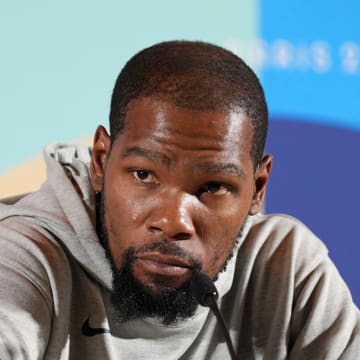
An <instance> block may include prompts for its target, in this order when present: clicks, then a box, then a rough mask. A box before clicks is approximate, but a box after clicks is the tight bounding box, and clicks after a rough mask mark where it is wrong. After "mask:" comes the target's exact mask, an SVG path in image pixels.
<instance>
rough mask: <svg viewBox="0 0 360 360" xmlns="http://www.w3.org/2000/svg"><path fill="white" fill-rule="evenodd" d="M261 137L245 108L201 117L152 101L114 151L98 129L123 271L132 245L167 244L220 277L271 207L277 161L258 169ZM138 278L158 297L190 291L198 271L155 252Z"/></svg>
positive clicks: (96, 162)
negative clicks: (256, 146)
mask: <svg viewBox="0 0 360 360" xmlns="http://www.w3.org/2000/svg"><path fill="white" fill-rule="evenodd" d="M252 135H253V130H252V126H251V122H250V120H249V119H248V118H247V117H246V115H245V114H244V113H243V112H242V111H241V109H231V110H229V111H228V112H206V111H205V112H204V111H192V110H189V109H185V108H181V107H177V106H176V105H174V104H172V103H170V102H166V101H160V100H155V99H152V98H141V99H135V100H132V101H131V102H130V103H129V106H128V110H127V113H126V117H125V128H124V130H123V131H122V132H121V133H120V134H118V136H117V138H116V141H115V143H114V144H113V146H112V148H111V146H110V145H111V144H110V137H109V135H108V134H107V132H106V130H105V129H104V128H103V127H102V126H99V127H98V129H97V131H96V133H95V137H94V146H93V155H92V161H91V167H90V168H91V178H92V186H93V189H94V191H102V192H103V197H104V210H105V214H106V215H105V227H106V229H107V233H108V234H107V235H108V241H109V247H110V251H111V255H112V258H113V260H114V263H115V266H116V267H117V268H119V267H120V266H121V265H122V256H123V254H124V251H125V250H126V249H128V248H129V247H135V248H139V247H142V246H146V245H149V244H152V243H154V242H159V241H163V242H167V243H173V244H176V245H177V246H178V247H180V248H181V249H182V250H184V251H185V252H186V253H187V254H189V255H191V256H192V257H194V258H195V259H197V260H199V261H200V262H201V263H202V269H201V270H202V271H203V272H204V273H205V274H207V275H208V276H209V277H211V278H214V277H215V276H216V275H217V274H218V272H219V271H220V270H221V269H222V268H223V266H224V263H225V261H226V259H227V258H228V256H229V255H230V253H231V252H232V250H233V247H234V244H235V239H236V236H237V234H238V233H239V230H240V228H241V226H242V225H243V223H244V221H245V220H246V218H247V216H248V215H255V214H257V213H258V212H259V211H260V210H261V208H262V205H263V200H264V195H265V190H266V185H267V182H268V177H269V173H270V170H271V164H272V159H271V156H270V155H267V156H265V157H264V158H263V160H262V162H261V163H260V164H259V165H258V166H257V167H256V169H255V168H254V163H253V159H252V158H251V155H250V150H251V141H252ZM110 148H111V151H110ZM132 271H133V273H134V276H135V277H136V278H137V279H138V280H139V281H140V282H141V283H143V284H145V285H147V287H148V288H149V289H150V291H151V293H152V294H153V295H154V296H156V295H161V292H162V291H164V290H166V289H168V288H175V287H178V286H180V285H182V284H183V283H184V282H185V281H187V280H188V279H189V278H190V276H191V274H192V271H193V268H192V264H191V262H190V261H188V260H187V259H186V258H184V257H177V256H176V255H166V254H162V253H159V252H158V251H156V250H155V251H150V252H149V251H145V252H141V251H140V252H139V253H138V254H136V259H135V261H134V262H133V264H132ZM159 279H161V281H159Z"/></svg>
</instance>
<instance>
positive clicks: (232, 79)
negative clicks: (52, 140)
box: [110, 41, 268, 166]
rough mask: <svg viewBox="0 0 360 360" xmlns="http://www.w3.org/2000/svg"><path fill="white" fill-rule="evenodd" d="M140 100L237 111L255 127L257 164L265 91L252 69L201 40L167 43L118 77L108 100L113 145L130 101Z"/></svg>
mask: <svg viewBox="0 0 360 360" xmlns="http://www.w3.org/2000/svg"><path fill="white" fill-rule="evenodd" d="M142 97H155V98H160V99H163V100H165V101H170V102H172V103H174V104H175V105H177V106H180V107H185V108H189V109H191V110H200V111H229V110H230V109H232V108H241V109H242V110H243V111H244V112H245V114H246V115H247V117H248V118H249V119H250V121H251V123H252V127H253V134H254V135H253V139H252V148H251V156H252V159H253V161H254V165H255V166H257V165H258V164H259V162H260V161H261V159H262V156H263V151H264V147H265V141H266V133H267V127H268V110H267V105H266V100H265V95H264V91H263V88H262V86H261V84H260V81H259V79H258V78H257V76H256V75H255V73H254V72H253V71H252V70H251V69H250V67H249V66H248V65H246V64H245V62H244V61H243V60H242V59H240V58H239V57H238V56H236V55H235V54H233V53H231V52H230V51H228V50H225V49H223V48H221V47H219V46H216V45H213V44H209V43H205V42H199V41H169V42H162V43H159V44H156V45H154V46H151V47H148V48H146V49H144V50H142V51H140V52H139V53H138V54H136V55H135V56H133V57H132V58H131V59H130V60H129V61H128V62H127V64H126V65H125V67H124V68H123V70H122V71H121V73H120V75H119V77H118V78H117V81H116V83H115V87H114V91H113V95H112V99H111V110H110V134H111V141H112V143H113V142H114V141H115V139H116V136H117V134H118V133H119V132H121V130H122V129H123V128H124V125H125V124H124V118H125V115H126V111H127V106H128V104H129V102H130V101H131V100H133V99H137V98H142Z"/></svg>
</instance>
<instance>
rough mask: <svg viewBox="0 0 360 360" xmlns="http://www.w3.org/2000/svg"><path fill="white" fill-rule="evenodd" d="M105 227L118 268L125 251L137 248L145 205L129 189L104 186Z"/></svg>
mask: <svg viewBox="0 0 360 360" xmlns="http://www.w3.org/2000/svg"><path fill="white" fill-rule="evenodd" d="M104 207H105V219H104V221H105V227H106V231H107V236H108V241H109V246H110V250H111V254H112V256H113V259H114V262H115V264H116V266H117V267H118V266H120V264H121V261H122V256H123V253H124V251H125V250H126V249H127V248H129V247H131V246H137V245H138V242H141V240H142V238H143V236H141V234H140V231H139V230H140V229H141V228H142V223H143V219H144V216H143V214H144V211H145V210H144V203H143V202H141V201H137V200H136V199H134V198H133V197H132V196H131V194H129V191H127V188H126V187H124V186H122V187H119V186H112V184H111V183H110V182H109V183H106V184H105V186H104Z"/></svg>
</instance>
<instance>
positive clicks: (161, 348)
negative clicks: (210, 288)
mask: <svg viewBox="0 0 360 360" xmlns="http://www.w3.org/2000/svg"><path fill="white" fill-rule="evenodd" d="M45 161H46V164H47V181H46V182H45V183H44V184H43V186H42V187H41V189H40V190H39V191H37V192H34V193H31V194H28V195H26V196H23V197H21V198H20V199H18V200H17V201H16V202H15V203H14V204H0V358H1V359H2V360H8V359H11V360H17V359H90V360H91V359H156V360H161V359H167V360H169V359H196V360H198V359H229V358H230V357H229V355H228V351H227V348H226V345H225V341H224V338H223V335H222V333H221V332H220V331H219V326H218V325H217V322H216V319H215V317H214V316H213V315H212V314H211V313H210V311H209V310H208V309H207V308H204V307H201V306H199V307H198V310H197V312H196V314H195V315H194V317H193V318H191V319H188V320H185V321H182V322H179V323H178V324H176V325H175V326H170V327H166V326H164V325H162V324H161V323H159V321H158V320H156V319H151V318H145V319H139V320H134V321H129V322H127V323H118V322H117V321H116V319H115V316H114V313H113V308H112V306H111V304H110V300H109V296H110V292H111V286H112V285H111V279H112V274H111V269H110V265H109V262H108V260H107V258H106V256H105V252H104V249H103V248H102V246H101V245H100V243H99V240H98V237H97V235H96V231H95V211H94V194H93V191H92V189H91V185H90V181H89V172H88V163H89V161H90V149H89V148H85V147H81V146H75V145H68V144H54V145H50V146H48V147H47V148H46V150H45ZM8 202H9V201H8ZM216 286H217V288H218V290H219V294H220V298H219V301H218V304H219V306H220V308H221V311H222V313H223V315H224V317H225V320H226V322H227V324H228V327H229V330H230V335H231V337H232V340H233V342H234V344H235V347H236V350H237V353H238V354H239V357H240V358H241V359H269V360H275V359H340V358H341V359H360V314H359V310H358V309H357V308H356V306H355V305H354V304H353V302H352V299H351V295H350V293H349V291H348V289H347V287H346V285H345V284H344V282H343V280H342V279H341V277H340V275H339V274H338V272H337V270H336V268H335V266H334V265H333V263H332V262H331V260H330V259H329V257H328V255H327V250H326V248H325V246H324V245H323V243H322V242H321V241H320V240H319V239H318V238H316V237H315V235H313V234H312V233H311V232H310V231H309V230H308V229H307V228H306V227H305V226H304V225H302V224H301V223H299V222H298V221H297V220H295V219H292V218H290V217H288V216H282V215H272V216H265V215H259V216H255V217H252V218H250V219H249V221H248V222H247V224H246V226H245V230H244V232H243V235H242V237H241V238H240V239H239V242H238V245H237V249H236V250H235V256H234V257H233V258H232V259H231V261H230V263H229V265H228V267H227V270H226V271H225V272H223V273H221V274H220V276H219V279H218V280H217V281H216Z"/></svg>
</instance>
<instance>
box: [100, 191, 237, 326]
mask: <svg viewBox="0 0 360 360" xmlns="http://www.w3.org/2000/svg"><path fill="white" fill-rule="evenodd" d="M96 203H97V206H96V209H97V216H96V228H97V233H98V236H99V239H100V242H101V244H102V246H103V247H104V249H105V253H106V256H107V258H108V259H109V261H110V265H111V270H112V275H113V279H112V285H113V287H112V292H111V303H112V305H113V307H114V310H115V315H116V318H117V320H118V321H119V322H127V321H130V320H135V319H141V318H147V317H150V318H155V319H158V320H159V321H160V322H161V323H162V324H163V325H166V326H170V325H175V324H176V323H177V322H178V321H183V320H185V319H187V318H190V317H192V316H194V314H195V312H196V309H197V306H198V302H197V301H196V299H195V298H194V297H193V296H192V294H191V291H190V282H191V278H190V279H189V280H188V281H186V282H185V283H184V284H183V285H181V286H179V287H176V288H170V287H164V286H163V283H164V282H165V283H166V281H164V278H162V276H158V277H156V278H155V279H154V282H155V283H156V285H159V288H163V290H161V292H157V293H155V292H154V291H152V289H151V287H150V286H148V285H146V284H143V283H142V282H140V281H139V280H138V279H137V278H136V276H135V275H134V272H133V269H132V267H133V263H134V261H135V260H136V255H137V254H138V253H142V254H143V253H146V252H152V251H157V252H159V253H161V254H164V255H173V256H176V257H178V258H181V259H184V260H186V261H187V262H188V263H189V264H190V265H191V267H192V268H193V270H194V271H195V270H196V271H200V270H201V267H202V264H201V261H200V260H199V259H197V258H195V257H194V256H192V255H191V254H189V253H187V252H186V251H184V250H183V249H182V248H180V247H179V246H177V245H176V244H175V243H174V242H170V241H156V242H153V243H151V244H147V245H144V246H140V247H129V248H128V249H126V251H125V252H124V254H123V256H122V262H121V264H122V265H121V267H120V268H117V267H116V265H115V262H114V259H113V256H112V254H111V250H110V246H109V240H108V233H107V229H106V226H105V207H104V199H103V196H102V194H101V193H98V194H97V201H96ZM242 229H243V226H242V227H241V230H242ZM241 230H240V234H241ZM234 242H235V245H236V243H237V239H236V240H234ZM234 248H235V246H234ZM233 254H234V251H231V253H230V254H229V256H228V257H227V259H226V261H225V262H224V264H223V266H222V269H221V270H220V271H219V272H218V274H217V275H216V277H215V279H214V280H216V279H217V278H218V275H219V273H220V272H223V271H225V270H226V266H227V264H228V262H229V260H230V259H231V258H232V256H233Z"/></svg>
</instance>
